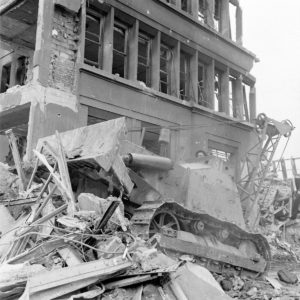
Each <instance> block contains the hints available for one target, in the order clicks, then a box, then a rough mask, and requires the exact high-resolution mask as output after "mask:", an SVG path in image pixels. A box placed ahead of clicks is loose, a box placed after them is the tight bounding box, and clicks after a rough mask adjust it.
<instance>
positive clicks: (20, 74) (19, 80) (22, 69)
mask: <svg viewBox="0 0 300 300" xmlns="http://www.w3.org/2000/svg"><path fill="white" fill-rule="evenodd" d="M27 63H28V60H27V58H26V57H25V56H21V57H19V58H18V60H17V71H16V85H24V84H25V81H26V71H27Z"/></svg>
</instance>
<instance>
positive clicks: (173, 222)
mask: <svg viewBox="0 0 300 300" xmlns="http://www.w3.org/2000/svg"><path fill="white" fill-rule="evenodd" d="M162 228H164V229H165V230H168V229H171V230H180V226H179V222H178V220H177V218H176V216H175V215H173V214H172V213H170V212H168V211H159V212H157V213H155V215H154V216H153V218H152V220H151V222H150V228H149V237H151V236H153V235H154V234H155V233H160V232H162Z"/></svg>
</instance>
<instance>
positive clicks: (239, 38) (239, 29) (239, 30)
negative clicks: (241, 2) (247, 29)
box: [236, 6, 243, 46]
mask: <svg viewBox="0 0 300 300" xmlns="http://www.w3.org/2000/svg"><path fill="white" fill-rule="evenodd" d="M236 43H237V44H238V45H240V46H241V45H243V11H242V9H241V7H240V6H237V7H236Z"/></svg>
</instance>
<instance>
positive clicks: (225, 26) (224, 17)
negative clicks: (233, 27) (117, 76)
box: [220, 0, 230, 38]
mask: <svg viewBox="0 0 300 300" xmlns="http://www.w3.org/2000/svg"><path fill="white" fill-rule="evenodd" d="M220 32H221V34H222V35H223V36H224V37H226V38H230V19H229V0H222V1H221V20H220Z"/></svg>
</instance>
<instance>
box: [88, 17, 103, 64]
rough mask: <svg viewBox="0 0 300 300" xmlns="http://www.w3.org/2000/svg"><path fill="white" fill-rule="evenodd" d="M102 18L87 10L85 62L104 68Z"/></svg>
mask: <svg viewBox="0 0 300 300" xmlns="http://www.w3.org/2000/svg"><path fill="white" fill-rule="evenodd" d="M101 20H102V18H101V16H100V15H98V14H95V13H92V12H87V16H86V29H85V47H84V62H85V63H87V64H89V65H92V66H95V67H97V68H102V52H103V43H102V29H101V27H102V22H101Z"/></svg>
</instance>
